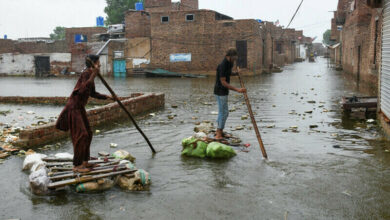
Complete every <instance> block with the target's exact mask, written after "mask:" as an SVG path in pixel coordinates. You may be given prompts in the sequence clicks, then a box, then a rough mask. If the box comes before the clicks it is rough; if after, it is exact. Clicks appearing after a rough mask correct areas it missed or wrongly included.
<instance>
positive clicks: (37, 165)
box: [30, 161, 46, 173]
mask: <svg viewBox="0 0 390 220" xmlns="http://www.w3.org/2000/svg"><path fill="white" fill-rule="evenodd" d="M45 166H46V162H44V161H39V162H37V163H35V164H34V165H33V166H32V167H31V169H30V172H31V173H33V172H35V171H38V170H40V169H41V168H44V167H45Z"/></svg>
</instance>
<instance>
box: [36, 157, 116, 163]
mask: <svg viewBox="0 0 390 220" xmlns="http://www.w3.org/2000/svg"><path fill="white" fill-rule="evenodd" d="M105 158H107V159H109V160H110V159H115V157H99V158H98V160H104V159H105ZM42 160H43V161H45V162H72V161H73V159H62V158H55V157H46V158H43V159H42Z"/></svg>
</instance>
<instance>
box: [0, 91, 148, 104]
mask: <svg viewBox="0 0 390 220" xmlns="http://www.w3.org/2000/svg"><path fill="white" fill-rule="evenodd" d="M141 95H143V94H142V93H133V94H131V96H129V97H119V99H120V100H125V99H129V98H135V97H138V96H141ZM67 102H68V97H39V96H36V97H25V96H0V103H1V104H6V103H10V104H20V105H26V104H44V105H47V104H50V105H66V103H67ZM111 102H112V101H111V100H108V99H106V100H103V99H95V98H92V97H90V98H89V99H88V105H106V104H109V103H111Z"/></svg>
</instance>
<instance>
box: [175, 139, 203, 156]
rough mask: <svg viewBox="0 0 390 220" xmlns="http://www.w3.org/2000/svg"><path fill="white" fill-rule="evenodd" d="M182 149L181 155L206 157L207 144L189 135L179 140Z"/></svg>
mask: <svg viewBox="0 0 390 220" xmlns="http://www.w3.org/2000/svg"><path fill="white" fill-rule="evenodd" d="M181 144H182V146H183V150H182V152H181V155H184V156H188V157H200V158H205V157H206V149H207V144H206V143H205V142H203V141H199V140H198V139H196V138H194V137H189V138H186V139H184V140H183V141H182V142H181Z"/></svg>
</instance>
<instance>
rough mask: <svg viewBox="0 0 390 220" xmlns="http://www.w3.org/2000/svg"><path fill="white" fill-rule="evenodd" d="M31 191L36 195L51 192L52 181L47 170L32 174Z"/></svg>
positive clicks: (42, 169) (30, 177) (43, 169)
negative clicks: (49, 187) (50, 184)
mask: <svg viewBox="0 0 390 220" xmlns="http://www.w3.org/2000/svg"><path fill="white" fill-rule="evenodd" d="M29 180H30V187H31V191H32V192H33V193H34V194H35V195H46V194H47V193H48V192H49V189H48V186H49V183H50V179H49V177H48V176H47V170H46V168H44V167H43V168H41V169H39V170H37V171H35V172H32V173H31V174H30V176H29Z"/></svg>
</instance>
